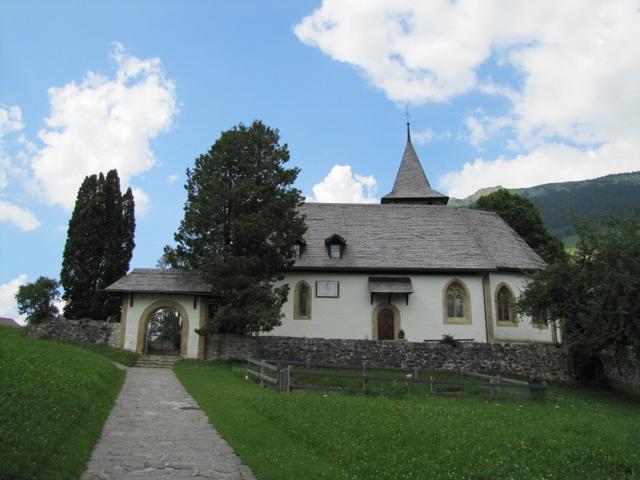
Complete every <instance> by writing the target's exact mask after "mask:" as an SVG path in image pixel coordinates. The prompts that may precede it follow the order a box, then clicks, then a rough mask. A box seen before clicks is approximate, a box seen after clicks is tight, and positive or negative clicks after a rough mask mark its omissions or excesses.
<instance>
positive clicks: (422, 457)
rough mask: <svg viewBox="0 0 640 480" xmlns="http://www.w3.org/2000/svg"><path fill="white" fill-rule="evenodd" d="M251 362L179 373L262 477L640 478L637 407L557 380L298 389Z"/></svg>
mask: <svg viewBox="0 0 640 480" xmlns="http://www.w3.org/2000/svg"><path fill="white" fill-rule="evenodd" d="M243 368H244V367H243V366H229V365H220V364H207V363H203V362H194V361H189V362H186V361H185V362H180V363H179V364H177V365H176V373H177V375H178V377H179V378H180V380H181V381H182V383H183V384H184V385H185V387H186V388H187V390H188V391H189V393H190V394H191V395H192V396H193V397H194V398H195V399H196V401H197V402H198V404H199V405H200V407H201V408H202V409H203V410H204V411H205V412H206V413H207V415H208V416H209V419H210V420H211V422H212V423H213V424H214V425H215V426H216V428H217V429H218V430H219V431H220V433H221V434H222V436H223V437H224V438H225V439H226V440H227V441H228V442H229V443H230V444H231V446H232V447H233V448H234V449H235V450H236V453H238V454H239V455H240V457H241V458H242V459H243V460H244V461H245V462H246V463H247V464H248V465H249V466H250V467H251V468H252V470H253V471H254V473H255V474H256V476H257V477H258V479H259V480H269V479H274V480H284V479H299V478H305V479H317V478H326V479H352V480H355V479H377V480H382V479H428V478H434V479H441V478H442V479H447V478H451V479H473V480H483V479H486V480H489V479H491V480H494V479H496V480H499V479H505V480H506V479H579V480H585V479H612V480H615V479H632V478H640V450H638V445H640V403H639V402H638V401H637V400H635V401H630V400H624V399H621V398H619V397H617V396H616V395H615V394H614V393H611V392H600V391H592V390H584V389H578V388H570V387H566V386H552V387H551V389H550V392H549V395H548V398H547V400H546V401H542V402H531V401H524V400H523V401H517V400H506V401H504V400H501V401H498V402H494V401H490V400H487V399H476V398H457V397H455V398H443V397H434V396H429V397H423V398H417V397H415V396H412V397H408V398H397V397H389V396H364V395H345V394H322V393H313V392H304V393H295V394H291V395H288V396H287V395H283V394H277V393H275V392H273V391H271V390H270V389H261V388H259V387H258V386H257V385H256V384H254V383H253V382H251V381H247V380H245V379H244V371H243Z"/></svg>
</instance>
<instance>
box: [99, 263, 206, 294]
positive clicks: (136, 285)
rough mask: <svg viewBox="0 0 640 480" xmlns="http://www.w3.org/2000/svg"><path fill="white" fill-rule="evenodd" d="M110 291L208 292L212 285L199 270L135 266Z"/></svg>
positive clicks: (108, 289)
mask: <svg viewBox="0 0 640 480" xmlns="http://www.w3.org/2000/svg"><path fill="white" fill-rule="evenodd" d="M105 290H107V291H108V292H112V293H116V292H140V293H178V294H179V293H182V294H193V295H197V294H206V293H209V292H211V287H210V286H209V285H208V284H207V283H206V282H205V281H204V279H203V278H202V274H201V273H200V272H199V271H197V270H192V271H190V270H181V269H178V268H172V269H162V268H134V269H133V270H132V271H131V272H129V273H128V274H127V275H125V276H124V277H122V278H121V279H120V280H118V281H116V282H115V283H112V284H111V285H109V286H108V287H107V288H106V289H105Z"/></svg>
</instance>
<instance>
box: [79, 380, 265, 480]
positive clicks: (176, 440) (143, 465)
mask: <svg viewBox="0 0 640 480" xmlns="http://www.w3.org/2000/svg"><path fill="white" fill-rule="evenodd" d="M143 478H145V479H148V478H157V479H173V478H195V479H198V478H209V479H211V478H213V479H224V480H247V479H251V480H254V479H255V477H254V476H253V474H252V473H251V470H250V469H249V467H247V466H246V465H243V464H242V463H241V461H240V459H239V458H238V457H237V456H236V455H235V454H234V453H233V450H232V449H231V447H229V445H228V444H227V442H225V441H224V440H223V439H222V438H221V437H220V435H219V434H218V432H217V431H216V429H215V428H213V427H212V426H211V424H209V422H208V420H207V417H206V415H205V414H204V413H203V412H202V411H201V410H200V409H199V408H198V405H197V404H196V402H195V401H194V400H193V398H191V396H190V395H189V394H188V393H187V392H186V391H185V390H184V388H183V387H182V385H181V384H180V382H179V381H178V379H177V378H176V376H175V374H174V373H173V371H172V370H170V369H165V368H130V369H129V370H128V371H127V378H126V380H125V382H124V385H123V387H122V391H121V392H120V395H119V396H118V399H117V401H116V404H115V406H114V407H113V410H112V411H111V414H110V415H109V418H108V419H107V423H106V424H105V426H104V429H103V430H102V436H101V437H100V440H99V441H98V444H97V445H96V448H95V449H94V451H93V453H92V455H91V460H90V461H89V464H88V465H87V471H86V472H85V473H84V474H83V475H82V480H115V479H127V480H129V479H133V480H136V479H143Z"/></svg>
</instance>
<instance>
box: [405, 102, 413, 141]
mask: <svg viewBox="0 0 640 480" xmlns="http://www.w3.org/2000/svg"><path fill="white" fill-rule="evenodd" d="M404 114H405V115H406V116H407V142H409V143H411V129H410V128H409V126H410V122H409V104H406V105H405V107H404Z"/></svg>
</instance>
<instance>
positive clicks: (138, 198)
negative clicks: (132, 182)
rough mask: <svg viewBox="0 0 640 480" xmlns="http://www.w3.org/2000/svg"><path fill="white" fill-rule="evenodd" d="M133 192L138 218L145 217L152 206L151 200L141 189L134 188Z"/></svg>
mask: <svg viewBox="0 0 640 480" xmlns="http://www.w3.org/2000/svg"><path fill="white" fill-rule="evenodd" d="M131 191H132V192H133V200H134V202H135V210H136V217H144V216H145V215H146V214H147V212H148V211H149V208H150V206H151V199H150V198H149V195H147V194H146V192H145V191H144V190H142V189H141V188H137V187H133V188H132V189H131Z"/></svg>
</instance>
